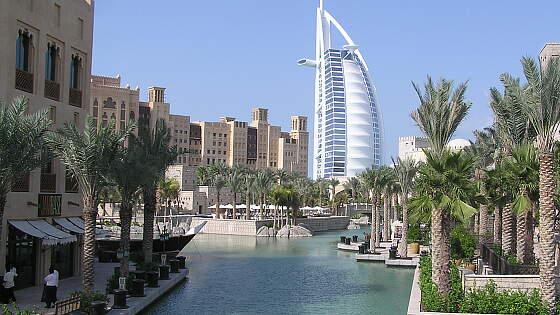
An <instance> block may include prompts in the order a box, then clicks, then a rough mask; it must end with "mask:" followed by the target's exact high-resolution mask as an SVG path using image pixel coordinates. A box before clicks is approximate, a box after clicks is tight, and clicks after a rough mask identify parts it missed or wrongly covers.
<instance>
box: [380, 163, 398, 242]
mask: <svg viewBox="0 0 560 315" xmlns="http://www.w3.org/2000/svg"><path fill="white" fill-rule="evenodd" d="M395 189H396V174H395V172H394V169H391V168H388V169H387V174H386V178H385V182H384V185H383V241H384V242H387V241H388V240H389V233H390V232H391V221H390V220H391V219H390V217H391V216H390V211H391V209H390V208H391V197H392V196H393V193H394V192H395Z"/></svg>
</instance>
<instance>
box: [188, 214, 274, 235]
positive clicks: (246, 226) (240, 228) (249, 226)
mask: <svg viewBox="0 0 560 315" xmlns="http://www.w3.org/2000/svg"><path fill="white" fill-rule="evenodd" d="M202 221H206V225H205V226H204V228H203V229H202V231H200V233H208V234H227V235H248V236H255V235H257V231H258V230H259V229H260V228H261V227H262V226H264V225H267V224H272V220H256V221H255V220H231V219H207V218H193V219H192V223H191V226H196V225H197V224H199V223H201V222H202Z"/></svg>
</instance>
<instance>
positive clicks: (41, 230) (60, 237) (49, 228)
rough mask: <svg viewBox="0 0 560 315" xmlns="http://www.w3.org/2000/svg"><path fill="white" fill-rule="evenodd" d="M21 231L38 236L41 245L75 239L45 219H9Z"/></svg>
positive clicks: (65, 242)
mask: <svg viewBox="0 0 560 315" xmlns="http://www.w3.org/2000/svg"><path fill="white" fill-rule="evenodd" d="M9 222H10V224H11V225H12V226H13V227H15V228H16V229H18V230H20V231H21V232H23V233H25V234H28V235H31V236H33V237H36V238H40V239H41V242H42V244H43V245H58V244H67V243H71V242H75V241H76V236H75V235H71V234H68V233H66V232H64V231H62V230H59V229H57V228H56V227H54V226H53V225H51V224H50V223H48V222H47V221H45V220H24V221H12V220H10V221H9Z"/></svg>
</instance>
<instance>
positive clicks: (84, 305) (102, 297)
mask: <svg viewBox="0 0 560 315" xmlns="http://www.w3.org/2000/svg"><path fill="white" fill-rule="evenodd" d="M117 286H118V280H117ZM70 297H80V309H81V310H83V311H86V312H89V307H90V306H91V303H92V302H93V301H103V302H105V303H108V302H109V297H107V295H106V294H105V293H103V292H101V291H94V292H93V293H92V294H87V293H86V292H84V291H74V292H71V293H70Z"/></svg>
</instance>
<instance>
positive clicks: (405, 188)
mask: <svg viewBox="0 0 560 315" xmlns="http://www.w3.org/2000/svg"><path fill="white" fill-rule="evenodd" d="M393 165H394V167H395V174H396V180H397V183H398V185H399V191H400V194H401V201H402V202H401V204H402V216H403V229H402V238H401V241H400V242H399V246H398V251H399V255H400V256H401V257H403V258H406V257H407V255H408V253H407V239H408V206H407V204H408V196H409V195H410V194H411V193H412V189H413V188H414V177H415V176H416V171H417V169H418V165H417V163H416V161H414V160H413V159H410V158H406V159H401V158H400V157H399V158H397V161H396V162H395V160H393Z"/></svg>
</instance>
